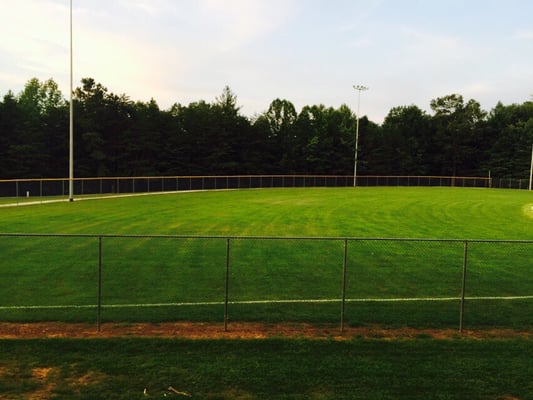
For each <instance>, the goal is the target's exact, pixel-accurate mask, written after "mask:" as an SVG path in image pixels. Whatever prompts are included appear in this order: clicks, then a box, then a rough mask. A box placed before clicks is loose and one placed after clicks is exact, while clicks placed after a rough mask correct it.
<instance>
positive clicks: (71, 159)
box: [68, 0, 74, 201]
mask: <svg viewBox="0 0 533 400" xmlns="http://www.w3.org/2000/svg"><path fill="white" fill-rule="evenodd" d="M72 97H73V96H72V0H70V107H69V135H68V136H69V146H68V199H69V201H74V144H73V138H74V106H73V104H72Z"/></svg>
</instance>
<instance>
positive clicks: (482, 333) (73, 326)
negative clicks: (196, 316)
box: [0, 322, 533, 340]
mask: <svg viewBox="0 0 533 400" xmlns="http://www.w3.org/2000/svg"><path fill="white" fill-rule="evenodd" d="M120 337H146V338H183V339H266V338H302V339H303V338H305V339H317V340H318V339H329V340H349V339H353V338H375V339H390V340H393V339H423V338H434V339H461V338H470V339H499V338H502V339H503V338H516V337H521V338H527V339H532V338H533V331H516V330H510V329H489V330H464V331H463V332H462V333H460V332H459V331H458V330H456V329H414V328H398V329H388V328H382V327H379V326H371V327H345V329H344V332H342V333H341V332H340V328H339V326H317V325H310V324H264V323H237V322H234V323H231V324H229V325H228V330H227V331H225V330H224V325H223V324H213V323H198V322H165V323H105V324H102V325H101V327H100V331H98V330H97V328H96V325H95V324H80V323H64V322H36V323H8V322H0V339H36V338H89V339H95V338H120Z"/></svg>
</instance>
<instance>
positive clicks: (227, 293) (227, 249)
mask: <svg viewBox="0 0 533 400" xmlns="http://www.w3.org/2000/svg"><path fill="white" fill-rule="evenodd" d="M229 244H230V238H226V285H225V296H224V332H227V331H228V302H229V249H230V247H229Z"/></svg>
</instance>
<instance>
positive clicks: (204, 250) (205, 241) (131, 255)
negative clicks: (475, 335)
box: [0, 234, 533, 330]
mask: <svg viewBox="0 0 533 400" xmlns="http://www.w3.org/2000/svg"><path fill="white" fill-rule="evenodd" d="M0 251H1V254H2V257H1V259H0V274H1V276H2V279H1V280H0V320H2V321H50V320H59V321H84V322H90V321H94V322H95V324H96V325H97V327H98V328H99V327H100V324H101V323H102V322H117V323H119V322H126V323H127V322H135V321H151V322H162V321H206V322H217V321H218V322H220V323H221V324H224V328H225V329H228V325H229V326H231V323H232V322H233V321H261V322H267V323H269V322H271V323H276V322H308V323H313V324H328V325H331V324H335V325H338V326H339V329H340V330H343V329H344V328H345V327H346V326H364V325H374V324H378V325H380V326H385V327H399V326H412V327H420V328H457V329H458V330H463V329H472V328H483V329H485V328H512V329H531V328H532V327H533V312H532V311H533V259H532V258H531V254H532V251H533V241H481V240H431V239H377V238H314V237H313V238H305V237H220V236H131V235H130V236H122V235H39V234H0Z"/></svg>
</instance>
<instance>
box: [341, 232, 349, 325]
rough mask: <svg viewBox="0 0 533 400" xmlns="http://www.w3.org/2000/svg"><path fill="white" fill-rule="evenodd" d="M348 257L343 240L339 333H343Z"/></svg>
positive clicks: (346, 244)
mask: <svg viewBox="0 0 533 400" xmlns="http://www.w3.org/2000/svg"><path fill="white" fill-rule="evenodd" d="M347 257H348V239H344V257H343V261H342V302H341V333H343V332H344V316H345V310H346V270H347V262H346V260H347Z"/></svg>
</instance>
